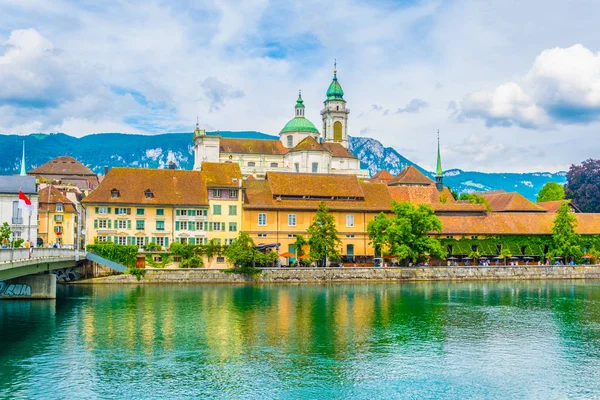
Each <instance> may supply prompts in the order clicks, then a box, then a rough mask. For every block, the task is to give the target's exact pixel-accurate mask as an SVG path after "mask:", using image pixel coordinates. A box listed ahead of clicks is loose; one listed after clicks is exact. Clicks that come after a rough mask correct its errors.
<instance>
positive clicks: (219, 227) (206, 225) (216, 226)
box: [175, 221, 237, 232]
mask: <svg viewBox="0 0 600 400" xmlns="http://www.w3.org/2000/svg"><path fill="white" fill-rule="evenodd" d="M227 228H229V229H227ZM175 230H176V231H223V232H225V231H226V230H229V232H237V222H229V224H228V225H226V224H225V222H187V221H176V222H175Z"/></svg>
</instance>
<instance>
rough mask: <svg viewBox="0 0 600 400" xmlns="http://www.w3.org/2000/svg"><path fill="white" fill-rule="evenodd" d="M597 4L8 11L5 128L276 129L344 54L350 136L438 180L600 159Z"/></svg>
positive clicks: (2, 59)
mask: <svg viewBox="0 0 600 400" xmlns="http://www.w3.org/2000/svg"><path fill="white" fill-rule="evenodd" d="M598 20H600V7H598V2H597V0H572V1H568V2H567V1H564V0H525V1H524V0H486V1H480V0H469V1H468V0H464V1H462V0H446V1H442V0H439V1H418V0H398V1H392V0H382V1H374V0H365V1H335V2H324V1H318V0H302V1H286V0H277V1H267V0H240V1H228V0H218V1H209V0H206V1H191V0H190V1H186V0H182V1H152V0H148V1H144V2H135V1H121V0H104V1H102V2H98V1H91V0H80V1H62V0H56V1H52V2H49V1H47V0H19V1H14V0H0V132H3V133H17V134H29V133H33V132H48V133H50V132H64V133H67V134H70V135H74V136H83V135H86V134H91V133H98V132H124V133H144V134H159V133H166V132H191V131H192V130H193V128H194V124H195V123H196V119H198V121H199V123H200V125H201V127H203V128H205V129H207V130H210V131H214V130H233V131H240V130H254V131H260V132H265V133H269V134H274V135H276V134H278V132H279V131H280V130H281V128H282V127H283V126H284V125H285V123H286V122H287V121H288V120H289V119H291V118H293V116H294V104H295V100H296V98H297V94H298V90H299V89H301V90H302V97H303V98H304V104H305V106H306V117H307V118H309V119H310V120H311V121H312V122H313V123H314V124H315V125H316V126H317V128H320V127H321V121H320V119H321V117H320V114H319V113H320V110H321V109H322V107H323V101H324V100H325V92H326V90H327V87H328V86H329V83H330V82H331V78H332V75H333V71H332V70H333V62H334V59H335V60H337V70H338V74H337V75H338V79H339V82H340V83H341V85H342V88H343V89H344V92H345V95H344V98H345V99H346V101H347V104H348V108H349V109H350V111H351V112H350V116H349V123H348V127H349V131H350V135H352V136H368V137H372V138H375V139H377V140H379V141H381V142H382V143H383V144H384V145H385V146H390V147H394V148H396V149H397V150H398V151H399V152H400V153H401V154H402V155H404V156H405V157H407V158H409V159H410V160H412V161H414V162H416V163H418V164H419V165H421V166H422V167H424V168H427V169H429V170H434V169H435V161H436V160H435V156H436V140H437V131H438V129H439V131H440V140H441V154H442V160H443V167H444V169H446V170H447V169H451V168H460V169H463V170H476V171H486V172H492V171H494V172H530V171H551V172H554V171H559V170H566V169H567V168H568V167H569V165H571V164H573V163H580V162H581V161H582V160H585V159H588V158H598V157H599V156H600V140H599V139H598V135H599V129H598V128H599V127H600V125H599V120H600V54H599V53H598V52H599V51H600V35H598V34H597V21H598Z"/></svg>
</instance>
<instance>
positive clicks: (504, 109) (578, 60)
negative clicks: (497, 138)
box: [459, 44, 600, 128]
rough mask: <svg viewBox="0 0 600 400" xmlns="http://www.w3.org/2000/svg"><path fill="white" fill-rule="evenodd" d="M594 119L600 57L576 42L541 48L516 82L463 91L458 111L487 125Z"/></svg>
mask: <svg viewBox="0 0 600 400" xmlns="http://www.w3.org/2000/svg"><path fill="white" fill-rule="evenodd" d="M523 88H525V89H523ZM526 91H527V92H529V93H530V94H527V93H526ZM598 117H600V56H599V55H598V54H595V53H593V52H592V51H590V50H588V49H586V48H585V47H583V46H582V45H581V44H576V45H573V46H571V47H569V48H560V47H556V48H552V49H548V50H544V51H543V52H542V53H541V54H539V55H538V56H537V57H536V59H535V62H534V64H533V66H532V68H531V69H530V70H529V72H528V73H527V74H526V75H525V76H523V77H522V78H521V79H520V83H516V82H508V83H504V84H501V85H500V86H498V87H497V88H496V89H494V90H493V91H492V92H485V91H483V92H474V93H471V94H468V95H467V96H465V98H464V99H463V101H462V104H461V113H460V114H459V118H481V119H484V120H485V122H486V125H487V126H490V127H491V126H505V127H506V126H512V125H518V126H520V127H523V128H553V124H555V123H563V124H568V123H587V122H590V121H591V120H594V119H597V118H598Z"/></svg>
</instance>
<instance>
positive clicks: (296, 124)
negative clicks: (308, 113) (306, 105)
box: [280, 117, 319, 133]
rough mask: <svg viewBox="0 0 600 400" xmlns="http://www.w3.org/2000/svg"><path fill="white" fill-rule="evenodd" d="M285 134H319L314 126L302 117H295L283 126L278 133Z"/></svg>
mask: <svg viewBox="0 0 600 400" xmlns="http://www.w3.org/2000/svg"><path fill="white" fill-rule="evenodd" d="M285 132H314V133H319V131H318V130H317V128H315V125H314V124H313V123H312V122H310V121H309V120H307V119H306V118H304V117H296V118H294V119H292V120H291V121H290V122H288V123H287V124H285V126H284V127H283V129H282V130H281V132H280V133H285Z"/></svg>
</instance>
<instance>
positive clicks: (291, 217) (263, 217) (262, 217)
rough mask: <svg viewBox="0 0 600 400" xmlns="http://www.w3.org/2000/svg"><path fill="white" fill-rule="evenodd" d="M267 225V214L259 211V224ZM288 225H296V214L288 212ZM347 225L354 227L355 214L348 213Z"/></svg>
mask: <svg viewBox="0 0 600 400" xmlns="http://www.w3.org/2000/svg"><path fill="white" fill-rule="evenodd" d="M266 225H267V214H266V213H259V214H258V226H266ZM288 226H296V214H288ZM346 227H347V228H352V227H354V215H352V214H348V215H346Z"/></svg>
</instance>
